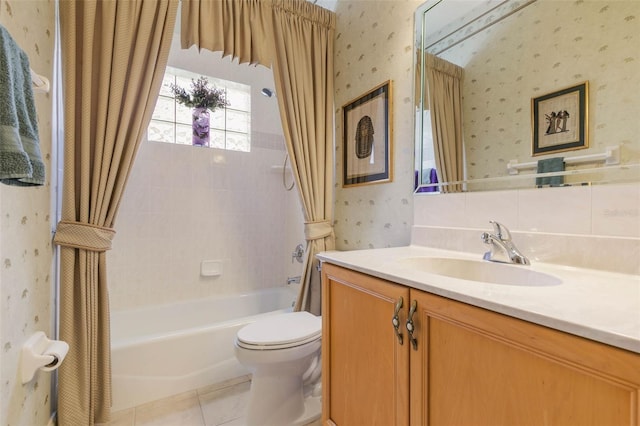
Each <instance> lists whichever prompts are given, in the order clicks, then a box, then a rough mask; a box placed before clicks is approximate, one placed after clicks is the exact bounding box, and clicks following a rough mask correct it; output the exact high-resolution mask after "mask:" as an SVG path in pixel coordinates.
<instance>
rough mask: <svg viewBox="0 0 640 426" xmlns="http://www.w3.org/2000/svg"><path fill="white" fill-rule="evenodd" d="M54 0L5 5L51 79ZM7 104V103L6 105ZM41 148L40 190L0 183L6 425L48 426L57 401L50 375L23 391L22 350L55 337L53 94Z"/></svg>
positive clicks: (47, 99) (22, 41) (42, 98)
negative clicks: (36, 336) (31, 341)
mask: <svg viewBox="0 0 640 426" xmlns="http://www.w3.org/2000/svg"><path fill="white" fill-rule="evenodd" d="M54 6H55V4H54V1H53V0H22V1H18V0H0V25H2V26H4V27H5V28H6V29H7V30H8V31H9V32H10V33H11V35H12V36H13V38H14V39H15V41H16V42H17V43H18V45H19V46H20V47H21V48H22V50H24V51H25V52H26V53H27V55H28V56H29V60H30V64H31V68H32V69H33V70H35V71H36V72H37V73H39V74H41V75H44V76H46V77H47V78H49V79H50V80H51V76H52V70H53V43H54V36H55V13H54ZM3 102H5V100H3ZM35 102H36V110H37V113H38V128H39V134H40V148H41V152H42V156H43V159H44V162H45V168H46V184H45V185H44V186H41V187H26V188H25V187H21V188H19V187H10V186H6V185H0V261H1V263H0V424H2V425H45V424H47V422H48V421H49V416H50V411H51V405H52V400H53V399H55V398H54V395H53V394H52V393H51V374H50V373H37V375H36V377H35V378H34V380H33V381H31V382H30V383H28V384H26V385H23V384H22V383H21V380H20V376H19V372H20V370H19V365H20V352H21V348H22V344H23V343H24V342H25V341H26V339H27V338H28V337H30V336H31V335H32V334H33V333H34V332H36V331H44V332H45V333H47V335H49V336H50V337H51V336H52V335H53V333H54V322H53V320H52V315H53V312H54V309H53V303H54V291H53V286H54V278H53V276H54V275H53V267H52V265H53V262H52V258H53V249H52V246H51V227H52V220H53V219H52V214H51V211H52V208H51V192H52V189H51V188H52V176H51V170H52V168H51V156H52V149H53V148H52V136H51V135H52V119H51V117H52V95H51V94H50V93H49V94H45V93H37V94H36V95H35Z"/></svg>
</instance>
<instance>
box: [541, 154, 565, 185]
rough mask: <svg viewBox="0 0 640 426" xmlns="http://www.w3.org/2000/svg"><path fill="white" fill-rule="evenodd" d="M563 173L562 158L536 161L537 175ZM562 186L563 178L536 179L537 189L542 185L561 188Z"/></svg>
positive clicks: (546, 177)
mask: <svg viewBox="0 0 640 426" xmlns="http://www.w3.org/2000/svg"><path fill="white" fill-rule="evenodd" d="M551 172H564V157H554V158H547V159H546V160H539V161H538V173H551ZM563 184H564V176H544V177H537V178H536V185H537V186H538V187H540V186H543V185H549V186H561V185H563Z"/></svg>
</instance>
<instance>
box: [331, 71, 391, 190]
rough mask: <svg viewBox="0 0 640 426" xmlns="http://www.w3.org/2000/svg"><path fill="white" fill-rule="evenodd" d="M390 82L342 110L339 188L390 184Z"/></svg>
mask: <svg viewBox="0 0 640 426" xmlns="http://www.w3.org/2000/svg"><path fill="white" fill-rule="evenodd" d="M392 122H393V116H392V81H391V80H388V81H386V82H384V83H382V84H380V85H379V86H376V87H374V88H373V89H371V90H369V91H368V92H367V93H365V94H363V95H361V96H359V97H358V98H357V99H354V100H353V101H351V102H349V103H347V104H345V105H344V106H343V107H342V132H343V139H342V140H343V144H342V147H343V180H342V186H343V187H349V186H357V185H367V184H373V183H383V182H391V181H392V178H393V175H392V166H393V143H392V135H393V131H392Z"/></svg>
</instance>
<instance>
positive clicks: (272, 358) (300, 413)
mask: <svg viewBox="0 0 640 426" xmlns="http://www.w3.org/2000/svg"><path fill="white" fill-rule="evenodd" d="M321 336H322V319H321V317H317V316H315V315H312V314H310V313H309V312H304V311H303V312H289V313H284V314H277V315H272V316H269V317H265V318H263V319H260V320H258V321H256V322H253V323H251V324H248V325H246V326H244V327H243V328H241V329H240V330H238V333H237V334H236V341H235V354H236V358H237V359H238V361H239V362H240V364H242V365H244V366H245V367H247V368H248V369H249V370H250V371H251V373H252V374H253V377H252V379H251V390H250V391H249V404H248V407H247V417H246V418H245V420H244V423H245V424H246V425H247V426H258V425H259V426H268V425H274V426H302V425H306V424H308V423H311V422H313V421H315V420H317V419H318V418H320V413H321V400H320V370H321V369H320V365H321V363H320V346H321V342H320V339H321Z"/></svg>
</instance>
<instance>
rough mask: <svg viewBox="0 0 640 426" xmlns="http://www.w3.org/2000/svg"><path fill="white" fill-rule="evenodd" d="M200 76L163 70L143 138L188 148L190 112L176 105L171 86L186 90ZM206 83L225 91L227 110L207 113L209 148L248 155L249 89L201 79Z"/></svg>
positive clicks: (233, 84)
mask: <svg viewBox="0 0 640 426" xmlns="http://www.w3.org/2000/svg"><path fill="white" fill-rule="evenodd" d="M200 76H201V74H196V73H192V72H189V71H185V70H181V69H178V68H172V67H167V70H166V71H165V74H164V80H163V81H162V88H161V89H160V95H159V96H158V101H157V102H156V107H155V110H154V111H153V116H152V118H151V122H150V123H149V128H148V129H147V138H148V140H151V141H156V142H167V143H177V144H183V145H191V109H190V108H188V107H186V106H184V105H181V104H179V103H177V102H176V101H175V98H174V96H173V92H172V91H171V84H177V85H178V86H181V87H184V88H185V89H188V88H190V87H191V80H192V79H194V80H196V79H198V77H200ZM205 77H207V79H208V80H209V83H210V84H212V85H214V86H215V87H217V88H219V89H220V88H222V89H225V91H226V94H227V101H229V106H228V107H226V108H219V109H217V110H216V111H215V112H212V113H211V118H210V123H209V128H210V142H209V146H210V147H212V148H220V149H228V150H233V151H245V152H249V151H251V87H250V86H248V85H246V84H241V83H236V82H233V81H227V80H221V79H219V78H214V77H209V76H205Z"/></svg>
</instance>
